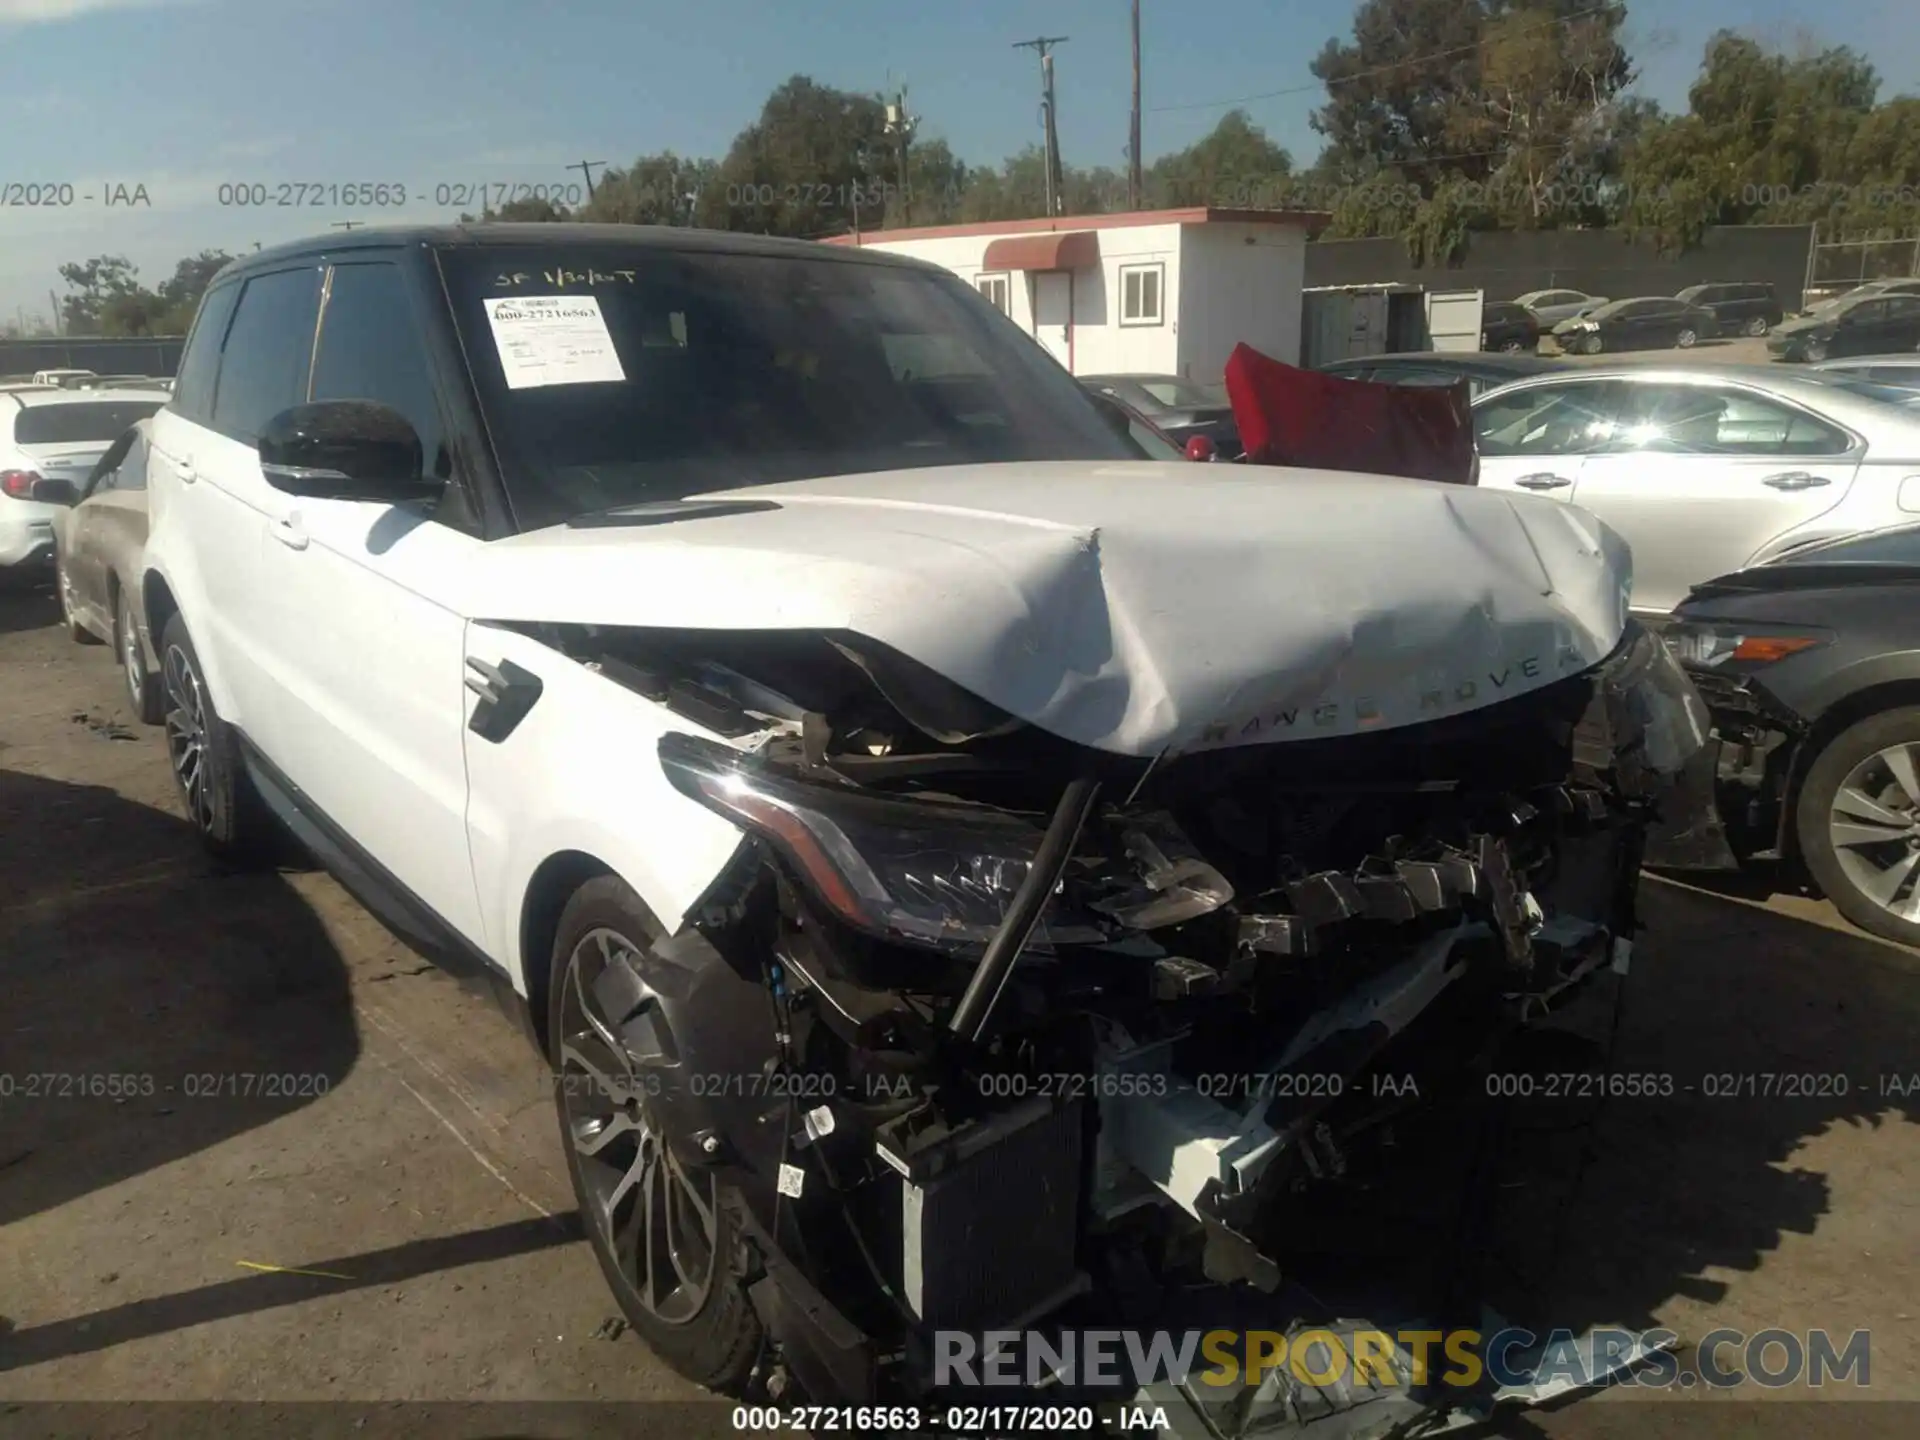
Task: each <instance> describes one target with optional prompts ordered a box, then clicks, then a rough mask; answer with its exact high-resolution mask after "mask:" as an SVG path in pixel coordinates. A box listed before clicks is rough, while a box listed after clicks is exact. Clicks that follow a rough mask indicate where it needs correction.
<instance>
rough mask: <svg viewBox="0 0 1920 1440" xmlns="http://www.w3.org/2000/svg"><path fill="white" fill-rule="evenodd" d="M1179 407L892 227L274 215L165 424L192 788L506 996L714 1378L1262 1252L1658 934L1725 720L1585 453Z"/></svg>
mask: <svg viewBox="0 0 1920 1440" xmlns="http://www.w3.org/2000/svg"><path fill="white" fill-rule="evenodd" d="M1223 358H1224V357H1223ZM1155 457H1161V458H1155ZM1165 457H1166V451H1165V449H1164V448H1158V449H1156V448H1153V447H1152V446H1151V445H1150V443H1149V441H1147V440H1143V439H1142V438H1141V437H1140V435H1139V434H1138V433H1137V431H1136V430H1133V429H1130V428H1129V424H1128V421H1127V417H1126V416H1125V415H1124V414H1123V413H1121V412H1118V411H1116V410H1113V409H1111V408H1108V407H1106V406H1104V405H1103V403H1102V402H1101V401H1099V400H1097V399H1096V398H1094V397H1092V396H1090V395H1088V394H1087V393H1086V392H1084V391H1083V390H1082V388H1081V387H1080V386H1079V385H1077V384H1076V383H1075V381H1074V379H1073V378H1072V376H1070V375H1069V374H1068V373H1067V372H1066V371H1065V370H1064V369H1062V368H1061V367H1060V366H1059V365H1058V364H1057V363H1056V362H1055V361H1054V360H1053V359H1052V358H1051V357H1050V356H1049V355H1048V354H1047V353H1046V352H1045V351H1044V350H1043V349H1042V348H1041V347H1040V346H1039V345H1037V344H1035V343H1034V342H1033V340H1032V339H1031V337H1029V336H1027V335H1025V334H1024V333H1023V332H1022V331H1021V330H1020V329H1019V328H1018V327H1017V326H1016V325H1015V324H1014V323H1013V322H1012V321H1011V320H1009V319H1007V318H1006V317H1004V316H1003V315H1001V314H1000V313H999V312H998V311H997V310H996V309H995V308H994V307H993V306H992V305H990V304H989V303H988V302H987V301H986V300H984V299H983V298H981V297H980V296H979V295H977V294H976V293H974V292H973V291H972V290H971V289H970V288H969V287H968V286H967V285H966V284H965V283H964V282H962V281H961V280H959V279H958V278H956V277H955V276H953V275H951V274H949V273H947V272H946V271H943V270H938V269H935V268H933V267H931V266H928V265H924V264H920V263H918V262H913V261H908V260H903V259H900V258H897V257H891V256H885V255H878V254H875V253H873V252H871V251H863V250H861V249H858V248H846V249H841V248H837V247H826V246H820V245H814V244H808V243H803V242H789V241H779V240H769V239H761V238H757V237H746V236H739V235H709V234H703V233H699V232H690V231H685V230H673V229H657V230H655V229H642V228H636V227H598V226H566V225H529V226H510V225H509V226H495V225H480V226H470V227H464V228H449V229H437V230H406V231H379V230H360V231H355V232H352V233H350V234H346V235H334V236H330V237H327V238H324V239H317V240H314V241H311V242H308V243H303V244H296V245H290V246H286V247H282V248H280V249H276V250H270V251H266V252H262V253H259V254H255V255H251V256H248V257H246V258H245V259H244V260H243V261H239V262H236V263H235V264H234V265H233V266H231V267H229V268H228V269H227V270H226V271H224V272H222V274H221V275H220V276H219V277H217V279H216V280H215V282H214V283H213V285H212V286H211V287H210V288H209V290H208V293H207V295H206V298H205V300H204V301H203V303H202V305H201V307H200V311H199V314H198V316H197V319H196V321H195V324H194V326H193V330H192V334H191V336H190V338H189V341H188V344H187V348H186V352H185V356H184V358H183V361H182V364H181V367H180V372H179V376H178V380H177V384H176V388H175V392H174V395H173V399H172V402H171V404H169V405H168V406H167V407H166V408H165V409H163V410H162V411H160V413H159V414H158V415H157V416H156V417H155V419H154V421H153V427H152V455H151V461H150V469H149V499H150V509H151V535H150V538H149V540H148V543H147V547H146V552H145V565H146V569H145V572H144V575H143V579H142V584H143V588H144V597H145V602H146V614H147V615H148V617H149V624H150V627H151V630H152V634H153V637H154V647H155V656H156V660H157V663H158V667H159V671H160V678H161V683H162V686H163V688H164V693H165V704H164V708H165V712H166V714H165V722H164V723H165V730H166V742H167V745H168V747H169V752H170V758H171V762H172V765H173V767H174V772H175V775H176V778H177V780H178V782H179V786H180V791H181V794H182V796H183V799H184V803H185V805H186V807H187V809H188V811H189V813H190V815H191V817H192V819H193V821H194V823H195V825H196V826H197V827H198V829H199V831H200V833H201V834H202V835H203V837H204V839H205V841H206V843H207V845H208V846H209V847H210V848H211V849H212V850H213V851H215V852H216V853H217V854H218V855H220V856H222V857H223V858H224V859H226V860H227V861H229V862H232V863H247V862H248V861H250V860H255V859H259V858H261V857H264V856H268V855H271V854H273V853H274V850H275V844H276V842H277V841H278V840H279V839H280V838H282V836H281V832H283V831H286V830H291V831H292V833H293V834H294V835H295V836H297V837H298V839H299V840H300V841H302V842H303V843H304V844H305V845H306V846H307V847H308V848H309V849H310V850H311V851H312V852H313V853H314V855H315V856H316V857H317V858H318V859H319V860H320V861H322V862H323V863H324V864H325V865H326V866H328V867H329V868H330V869H332V870H333V871H334V873H335V874H337V875H338V876H339V877H340V879H341V880H342V881H343V883H345V884H346V885H347V886H348V887H349V888H350V889H352V890H353V891H354V892H355V893H356V894H357V895H358V896H359V897H360V898H361V899H362V900H363V901H364V903H366V904H367V905H368V906H369V907H370V908H372V909H374V910H375V911H376V913H378V914H380V915H381V916H382V917H383V918H385V919H386V920H387V921H388V923H389V924H391V925H393V926H395V927H396V928H398V929H400V930H401V931H402V932H403V933H404V934H406V935H407V936H408V938H409V939H411V940H412V941H413V942H414V943H416V944H418V945H419V946H420V948H421V949H422V950H423V951H425V952H426V953H428V954H430V955H433V956H436V957H439V958H441V959H443V960H445V961H446V962H447V963H449V964H467V965H472V966H476V967H478V968H479V969H480V970H482V971H484V972H485V973H487V974H489V975H491V976H493V977H495V978H496V979H497V981H498V982H499V983H500V985H501V986H502V987H503V988H504V989H505V990H507V991H508V992H510V994H511V996H512V997H513V998H514V1000H515V1001H516V1003H517V1007H518V1009H519V1010H520V1011H521V1013H522V1014H523V1015H524V1016H525V1017H526V1018H527V1019H528V1020H529V1022H530V1025H529V1029H530V1031H531V1034H532V1035H533V1036H534V1038H535V1039H536V1041H537V1043H538V1044H539V1045H540V1046H541V1048H542V1050H543V1051H544V1053H545V1055H546V1057H547V1060H548V1061H549V1063H550V1064H551V1067H552V1069H553V1072H554V1074H555V1076H556V1081H557V1083H556V1085H555V1105H556V1112H557V1116H558V1120H559V1127H560V1137H561V1143H562V1144H563V1145H564V1147H565V1151H566V1155H567V1163H568V1166H569V1170H570V1172H571V1176H572V1179H573V1182H574V1185H575V1187H576V1189H577V1192H578V1199H579V1205H580V1212H581V1216H582V1220H583V1224H584V1227H585V1231H586V1234H587V1236H588V1238H589V1239H590V1240H591V1243H592V1245H593V1247H594V1249H595V1251H596V1252H597V1254H598V1257H599V1260H600V1262H601V1265H602V1267H603V1269H604V1271H605V1274H606V1277H607V1280H608V1283H609V1284H610V1285H611V1287H612V1288H613V1291H614V1293H615V1294H616V1296H617V1297H618V1299H619V1302H620V1304H621V1306H622V1307H623V1310H624V1312H625V1314H626V1316H627V1317H628V1319H629V1320H630V1321H631V1323H632V1325H633V1327H634V1328H635V1329H636V1330H637V1331H638V1332H639V1333H640V1335H641V1336H642V1337H643V1338H644V1339H645V1341H646V1342H647V1343H648V1344H649V1345H651V1346H652V1347H653V1348H654V1350H655V1351H657V1352H658V1353H659V1354H660V1355H661V1356H663V1357H664V1358H665V1359H666V1360H668V1361H669V1362H670V1363H671V1364H673V1365H674V1366H675V1367H676V1368H677V1369H679V1370H680V1371H681V1372H683V1373H684V1374H686V1375H688V1376H691V1377H693V1378H694V1379H696V1380H699V1381H701V1382H703V1383H706V1384H709V1385H711V1386H714V1387H715V1388H718V1389H723V1390H731V1391H736V1392H738V1391H741V1390H742V1389H743V1388H745V1389H747V1390H749V1392H751V1386H752V1385H754V1384H756V1383H759V1381H761V1380H767V1379H769V1377H773V1376H781V1377H784V1379H783V1381H782V1383H788V1382H790V1383H791V1384H792V1385H793V1386H794V1387H796V1388H795V1390H794V1391H790V1392H788V1393H802V1394H805V1395H808V1396H811V1397H813V1398H814V1399H815V1400H816V1401H819V1402H822V1403H830V1404H839V1403H852V1402H862V1403H865V1402H869V1401H871V1402H873V1403H883V1402H884V1403H889V1404H893V1403H921V1402H924V1401H926V1400H927V1398H928V1397H929V1396H932V1395H935V1394H936V1393H937V1385H938V1379H939V1377H938V1374H937V1367H935V1366H933V1364H932V1358H931V1357H932V1356H933V1355H934V1353H935V1350H934V1343H933V1342H934V1338H935V1337H936V1336H939V1335H943V1334H944V1335H949V1336H950V1335H952V1334H954V1333H961V1332H964V1333H978V1332H985V1331H988V1330H994V1329H1006V1328H1020V1327H1032V1326H1036V1325H1041V1324H1045V1323H1050V1322H1051V1321H1052V1320H1054V1319H1055V1318H1057V1317H1059V1316H1062V1315H1066V1314H1076V1315H1083V1316H1084V1315H1088V1314H1092V1315H1101V1314H1109V1313H1118V1311H1117V1310H1116V1309H1113V1308H1112V1307H1115V1306H1118V1305H1119V1304H1120V1301H1119V1300H1118V1299H1116V1298H1115V1296H1116V1291H1115V1289H1114V1286H1115V1284H1116V1277H1123V1276H1137V1275H1139V1274H1142V1273H1145V1274H1150V1275H1152V1276H1155V1277H1157V1283H1159V1284H1161V1285H1163V1286H1164V1287H1166V1293H1168V1294H1173V1293H1176V1292H1178V1293H1183V1294H1189V1295H1190V1294H1191V1293H1193V1291H1192V1287H1193V1286H1204V1285H1215V1286H1219V1287H1222V1288H1223V1290H1224V1289H1232V1290H1234V1291H1235V1292H1236V1293H1237V1292H1243V1291H1245V1290H1246V1287H1248V1286H1249V1285H1251V1286H1253V1287H1255V1289H1256V1290H1258V1289H1268V1290H1271V1289H1272V1288H1273V1285H1274V1283H1275V1281H1276V1277H1277V1276H1278V1275H1280V1274H1282V1273H1291V1274H1293V1275H1296V1276H1297V1275H1299V1274H1301V1273H1304V1272H1303V1269H1302V1267H1310V1266H1311V1265H1313V1264H1314V1263H1316V1260H1319V1261H1324V1260H1326V1259H1327V1258H1328V1257H1327V1256H1325V1255H1316V1254H1315V1252H1316V1251H1317V1250H1321V1249H1324V1247H1321V1246H1318V1245H1317V1244H1316V1242H1315V1239H1314V1230H1313V1228H1312V1226H1311V1225H1308V1224H1304V1223H1302V1220H1301V1216H1302V1215H1303V1214H1304V1213H1305V1211H1304V1210H1303V1207H1308V1206H1311V1205H1313V1204H1315V1203H1316V1201H1315V1198H1314V1197H1315V1195H1316V1194H1317V1193H1321V1192H1326V1191H1327V1190H1328V1187H1332V1191H1331V1193H1333V1194H1335V1195H1336V1196H1337V1195H1338V1194H1339V1193H1340V1189H1339V1187H1340V1186H1341V1185H1342V1184H1344V1183H1348V1182H1349V1181H1351V1180H1353V1179H1355V1178H1357V1177H1359V1176H1362V1175H1366V1174H1374V1175H1378V1174H1385V1175H1387V1176H1388V1177H1389V1179H1390V1180H1391V1178H1392V1177H1393V1176H1395V1175H1396V1173H1397V1172H1396V1171H1395V1170H1394V1168H1393V1167H1395V1166H1396V1165H1402V1164H1405V1163H1407V1162H1406V1161H1405V1160H1403V1159H1399V1158H1396V1156H1397V1154H1398V1153H1399V1152H1396V1151H1394V1150H1393V1149H1392V1147H1386V1148H1385V1149H1381V1148H1379V1147H1377V1146H1375V1145H1374V1144H1373V1142H1372V1140H1371V1139H1370V1138H1369V1137H1373V1136H1377V1135H1378V1134H1379V1133H1380V1132H1381V1130H1382V1129H1383V1128H1385V1127H1382V1126H1379V1125H1376V1124H1374V1123H1372V1122H1373V1121H1374V1120H1375V1119H1376V1118H1377V1112H1378V1111H1380V1110H1381V1109H1382V1108H1383V1107H1386V1106H1388V1105H1389V1104H1391V1105H1392V1106H1395V1107H1404V1106H1405V1105H1406V1104H1407V1103H1408V1102H1407V1101H1406V1100H1405V1098H1404V1095H1403V1094H1402V1093H1400V1092H1398V1091H1396V1092H1394V1095H1395V1098H1392V1099H1391V1100H1388V1099H1385V1098H1382V1092H1381V1090H1380V1088H1379V1087H1377V1086H1374V1085H1370V1084H1369V1083H1367V1077H1368V1075H1369V1074H1377V1073H1380V1072H1381V1071H1383V1070H1393V1071H1394V1072H1396V1073H1404V1072H1409V1071H1414V1072H1418V1073H1422V1074H1425V1073H1427V1071H1428V1070H1429V1069H1431V1070H1432V1071H1433V1073H1436V1074H1437V1073H1441V1072H1442V1071H1446V1072H1447V1073H1456V1072H1458V1071H1459V1070H1460V1069H1461V1067H1470V1066H1472V1065H1474V1064H1483V1063H1485V1057H1486V1056H1488V1055H1489V1054H1492V1053H1496V1052H1497V1048H1498V1044H1499V1041H1500V1039H1501V1037H1502V1036H1503V1035H1504V1034H1506V1033H1507V1032H1509V1031H1513V1030H1517V1029H1518V1028H1520V1027H1521V1026H1523V1025H1526V1024H1528V1023H1530V1022H1531V1020H1532V1019H1533V1017H1535V1016H1537V1015H1540V1014H1543V1013H1546V1012H1548V1011H1550V1010H1552V1009H1553V1008H1555V1007H1556V1006H1557V1005H1559V1004H1560V1003H1562V1001H1563V1000H1564V999H1566V998H1568V997H1570V996H1571V995H1572V994H1573V993H1574V991H1575V990H1576V989H1578V988H1581V987H1582V985H1583V982H1584V981H1585V980H1586V979H1587V978H1588V977H1590V976H1593V975H1596V974H1602V973H1605V972H1608V971H1616V970H1618V969H1620V968H1622V966H1623V961H1624V957H1625V956H1626V954H1627V953H1628V951H1629V949H1630V947H1631V944H1632V937H1633V934H1634V929H1635V923H1636V922H1635V918H1634V896H1635V888H1636V884H1637V875H1638V868H1639V860H1640V856H1641V853H1642V844H1643V841H1644V839H1645V837H1646V834H1647V831H1648V826H1649V821H1650V817H1651V814H1652V811H1653V807H1654V806H1655V804H1656V802H1657V801H1658V800H1659V798H1660V797H1661V795H1662V794H1663V793H1665V792H1666V791H1667V790H1668V789H1669V788H1670V786H1671V784H1672V782H1673V780H1674V778H1675V777H1676V776H1678V775H1679V774H1680V773H1681V772H1682V770H1683V768H1687V762H1689V760H1690V759H1692V757H1694V756H1695V755H1696V754H1697V753H1699V752H1701V748H1702V742H1703V738H1704V734H1705V728H1704V717H1703V712H1702V711H1701V710H1700V708H1699V702H1698V699H1697V697H1696V696H1695V695H1694V693H1693V691H1692V690H1691V688H1690V687H1689V686H1688V684H1687V682H1686V681H1685V680H1684V678H1682V676H1681V675H1680V672H1679V671H1678V669H1677V668H1676V667H1675V666H1674V664H1673V662H1672V661H1671V660H1670V659H1669V657H1668V655H1667V652H1666V650H1665V649H1664V647H1662V646H1661V645H1660V644H1659V643H1658V642H1657V641H1655V640H1653V639H1651V638H1649V637H1648V636H1647V635H1646V634H1645V633H1643V632H1642V631H1641V630H1640V629H1639V628H1638V627H1637V626H1636V625H1635V624H1634V623H1633V622H1632V621H1631V619H1630V617H1629V614H1628V606H1627V591H1628V580H1629V561H1628V556H1627V553H1626V550H1625V547H1624V545H1623V544H1622V543H1621V542H1620V540H1619V538H1618V537H1617V536H1616V535H1615V534H1613V532H1611V531H1610V530H1608V529H1607V528H1606V527H1604V526H1603V525H1601V524H1600V523H1599V522H1597V521H1595V520H1594V519H1593V518H1592V517H1591V516H1590V515H1588V514H1587V513H1586V512H1584V511H1582V510H1580V509H1578V508H1576V507H1574V506H1570V505H1565V504H1561V503H1559V502H1558V501H1555V500H1553V499H1550V498H1546V497H1535V496H1531V495H1524V494H1511V493H1500V492H1494V491H1487V490H1482V489H1478V488H1474V487H1471V486H1451V485H1441V484H1432V483H1425V482H1421V481H1415V480H1402V479H1389V478H1381V477H1375V476H1368V475H1359V474H1335V473H1329V472H1320V471H1311V470H1291V469H1284V468H1268V467H1257V466H1238V467H1229V466H1221V465H1214V466H1207V467H1199V466H1194V465H1190V464H1187V463H1184V462H1182V461H1180V460H1177V459H1172V458H1165ZM1423 1067H1425V1068H1423ZM1210 1077H1211V1078H1210ZM1221 1077H1226V1078H1225V1079H1222V1078H1221ZM1422 1093H1426V1092H1425V1091H1424V1090H1423V1091H1422ZM1342 1177H1346V1178H1345V1179H1343V1178H1342ZM1404 1183H1405V1184H1407V1185H1415V1184H1419V1183H1422V1182H1420V1181H1419V1180H1417V1179H1416V1178H1415V1177H1414V1176H1413V1175H1412V1174H1410V1173H1409V1174H1407V1175H1406V1176H1405V1177H1404ZM1341 1203H1344V1202H1341ZM1143 1267H1144V1268H1143ZM1135 1298H1136V1299H1137V1293H1136V1294H1135ZM1275 1303H1278V1302H1277V1300H1276V1302H1275ZM1103 1307H1105V1308H1103ZM1341 1313H1347V1312H1341ZM1304 1318H1307V1319H1311V1318H1313V1317H1304ZM1288 1323H1293V1322H1291V1321H1284V1320H1283V1321H1281V1322H1279V1323H1278V1326H1277V1328H1282V1329H1284V1328H1285V1326H1286V1324H1288ZM1275 1374H1276V1375H1278V1374H1279V1372H1278V1371H1277V1370H1276V1371H1275ZM756 1377H757V1378H756ZM1403 1398H1404V1397H1403ZM1356 1403H1357V1402H1356ZM1383 1413H1384V1412H1383ZM1222 1423H1224V1422H1222Z"/></svg>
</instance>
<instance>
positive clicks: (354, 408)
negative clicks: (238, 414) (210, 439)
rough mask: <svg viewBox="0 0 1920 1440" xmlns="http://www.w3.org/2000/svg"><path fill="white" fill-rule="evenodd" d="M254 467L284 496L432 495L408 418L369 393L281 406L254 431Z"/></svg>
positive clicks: (388, 498)
mask: <svg viewBox="0 0 1920 1440" xmlns="http://www.w3.org/2000/svg"><path fill="white" fill-rule="evenodd" d="M259 449H260V470H261V473H262V474H264V475H265V476H266V480H267V483H268V484H269V485H271V486H272V487H273V488H274V489H276V490H280V491H284V492H285V493H286V494H288V495H305V496H308V497H310V498H312V499H315V500H364V501H369V502H371V503H373V504H377V505H405V504H409V503H413V502H417V501H422V500H433V499H436V498H438V497H439V495H440V493H441V491H442V490H443V489H445V483H444V482H443V481H440V480H437V479H434V478H433V477H431V476H429V475H426V474H425V473H423V468H422V465H421V459H420V437H419V436H418V435H416V434H415V433H414V429H413V426H412V425H411V424H409V423H408V421H407V417H406V416H404V415H402V414H401V413H400V412H399V411H398V410H394V409H392V408H390V407H388V406H386V405H376V404H374V403H373V402H372V401H371V400H322V401H319V402H318V403H316V404H312V405H296V406H294V407H293V408H292V409H291V410H282V411H281V412H280V413H279V414H278V415H276V416H274V417H273V418H272V419H271V420H269V421H268V422H267V423H266V426H265V428H263V429H262V430H261V432H260V441H259Z"/></svg>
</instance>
